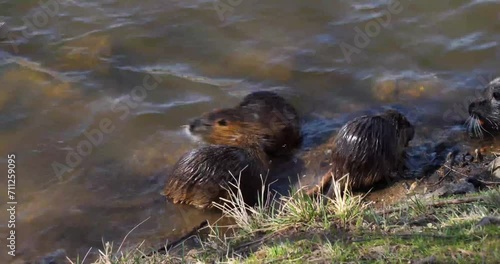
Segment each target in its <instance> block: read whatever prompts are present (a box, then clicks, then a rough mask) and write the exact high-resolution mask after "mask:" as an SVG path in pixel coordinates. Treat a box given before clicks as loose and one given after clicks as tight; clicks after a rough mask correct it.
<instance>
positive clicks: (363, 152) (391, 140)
mask: <svg viewBox="0 0 500 264" xmlns="http://www.w3.org/2000/svg"><path fill="white" fill-rule="evenodd" d="M414 134H415V130H414V128H413V126H412V125H411V123H410V122H409V121H408V120H407V119H406V117H405V116H404V115H402V114H401V113H399V112H398V111H395V110H387V111H385V112H384V113H382V114H380V115H375V116H361V117H358V118H356V119H354V120H352V121H350V122H348V123H347V124H345V125H344V126H343V127H342V128H341V129H340V131H339V133H338V134H337V136H336V137H335V139H334V140H333V143H332V145H333V148H332V152H331V159H330V160H331V163H330V169H329V171H328V172H327V173H326V174H325V175H324V176H323V177H322V179H321V181H320V184H319V185H318V187H317V188H314V189H312V190H310V191H308V194H310V195H311V194H315V193H317V192H318V191H322V192H323V193H325V192H326V193H327V195H328V196H331V195H332V193H331V192H332V190H331V188H330V185H331V182H332V177H333V178H334V179H336V180H339V179H341V178H342V177H344V176H345V175H346V174H348V175H349V182H348V187H349V188H350V189H351V190H367V189H369V188H371V187H373V186H374V184H376V183H378V182H381V181H382V180H384V179H389V178H390V177H392V176H393V173H395V172H400V171H401V170H402V169H403V168H404V167H405V158H406V154H405V148H406V147H407V146H408V143H409V142H410V140H412V139H413V136H414Z"/></svg>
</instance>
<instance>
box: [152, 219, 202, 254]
mask: <svg viewBox="0 0 500 264" xmlns="http://www.w3.org/2000/svg"><path fill="white" fill-rule="evenodd" d="M207 225H208V221H207V220H205V221H203V222H201V224H200V225H198V226H197V227H195V228H193V230H191V232H189V233H187V234H186V235H184V236H182V237H181V238H179V239H177V240H175V241H173V242H171V243H168V244H167V245H166V246H163V247H161V248H159V249H157V250H154V251H152V252H151V253H149V254H147V255H146V257H151V256H152V255H154V254H155V253H156V254H166V253H167V252H168V251H169V250H170V249H172V248H174V247H175V246H177V245H179V244H180V243H182V242H184V241H185V240H187V239H189V238H190V237H192V236H193V235H194V234H195V233H196V232H198V230H200V229H202V228H204V227H206V226H207Z"/></svg>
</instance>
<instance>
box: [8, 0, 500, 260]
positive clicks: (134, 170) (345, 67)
mask: <svg viewBox="0 0 500 264" xmlns="http://www.w3.org/2000/svg"><path fill="white" fill-rule="evenodd" d="M48 2H49V3H51V4H41V3H40V2H39V1H31V0H23V1H21V0H0V21H4V22H6V25H4V26H3V27H2V28H0V37H2V38H3V40H2V41H1V42H0V84H1V85H0V110H1V115H0V154H1V156H0V161H1V163H2V164H4V165H5V164H6V163H5V162H6V157H7V154H8V153H12V152H14V153H16V154H17V161H18V169H17V170H18V171H17V182H16V185H17V186H16V191H17V192H16V193H17V201H18V209H17V223H16V232H17V248H16V250H17V253H18V255H19V256H18V258H19V259H20V260H33V259H36V258H38V257H41V256H44V255H47V254H50V253H53V252H55V251H56V250H58V249H63V250H64V254H67V255H68V256H70V257H71V258H75V257H76V256H77V255H78V254H80V255H81V256H82V255H84V254H85V252H87V250H88V248H89V247H93V248H100V247H102V240H105V241H114V242H115V243H120V242H121V240H122V239H123V237H124V236H125V235H126V234H127V232H128V231H130V230H131V229H132V228H133V227H134V226H136V225H137V224H138V223H139V222H141V221H143V220H145V219H148V220H147V221H146V222H145V223H144V224H142V225H140V226H139V227H138V228H137V229H136V230H134V232H133V233H132V234H131V235H130V236H129V237H128V239H127V241H128V242H130V243H132V244H133V243H137V242H139V241H142V240H144V239H147V241H148V243H150V244H151V245H156V244H162V243H164V242H165V240H167V239H174V238H176V237H179V236H180V235H182V234H183V233H185V232H186V231H188V230H190V229H191V228H193V227H194V226H196V225H198V224H199V221H200V220H201V219H204V218H207V217H208V218H210V219H217V217H218V214H217V212H211V211H199V210H194V209H192V208H190V207H182V206H181V207H179V206H175V207H174V206H172V205H170V204H168V203H166V202H165V201H164V200H163V198H162V197H161V196H160V195H159V193H160V192H161V188H162V186H163V183H164V181H165V178H166V175H165V174H164V173H159V172H160V171H161V170H162V169H167V170H168V168H169V166H171V165H173V163H174V162H175V161H176V160H177V159H178V158H179V156H180V155H181V154H182V153H183V152H184V151H186V150H188V149H190V148H193V147H194V146H195V145H194V143H193V142H191V141H190V140H189V138H188V137H187V136H186V135H185V134H184V132H183V129H182V127H181V126H182V125H184V124H186V122H187V120H188V119H190V118H193V117H195V116H198V115H200V114H201V113H203V112H205V111H208V110H211V109H213V108H216V107H223V106H232V105H234V104H236V103H237V102H238V101H239V100H240V99H241V98H242V96H244V95H245V94H247V93H248V92H250V91H255V90H274V91H277V92H278V93H280V94H282V95H283V96H284V97H286V98H287V99H288V100H289V101H290V102H292V103H293V104H294V105H295V106H296V107H297V108H298V109H299V111H300V112H301V113H302V114H303V116H304V119H305V124H304V132H305V135H306V139H305V142H306V143H305V145H306V147H310V146H313V145H314V144H315V143H316V142H317V141H320V140H322V139H324V137H325V135H328V134H330V133H332V131H335V130H336V129H338V128H339V127H340V126H341V125H342V124H343V123H345V121H346V120H348V119H349V118H352V117H353V116H356V115H359V114H360V113H363V112H366V111H379V110H380V109H381V108H383V107H397V108H399V109H401V110H402V111H403V112H405V114H407V115H408V116H409V117H410V119H411V120H412V122H414V123H416V124H417V125H418V127H419V129H418V130H417V133H418V135H419V137H420V138H421V139H420V140H421V141H425V140H426V139H427V138H430V137H432V135H435V133H436V131H439V130H440V129H448V128H457V126H456V122H454V121H459V120H460V119H461V118H465V113H466V112H465V111H466V108H465V107H466V105H467V103H468V101H467V100H470V98H473V97H474V96H476V94H477V91H478V88H480V87H482V86H484V84H485V83H487V82H488V81H489V80H491V79H492V78H493V77H495V76H498V75H499V74H500V71H499V69H500V67H499V66H500V48H499V47H498V45H499V42H500V2H499V1H496V0H490V1H488V0H460V1H458V0H457V1H431V0H422V1H409V0H401V1H399V2H391V1H385V0H378V1H368V0H355V1H340V0H339V1H316V2H315V3H312V2H308V1H294V0H286V1H285V0H276V1H255V0H242V1H240V3H239V4H238V5H236V6H230V5H229V4H228V2H227V1H222V0H221V1H212V0H210V1H208V0H197V1H195V0H182V1H180V0H179V1H177V0H170V1H158V0H143V1H140V2H138V1H130V0H121V1H117V0H105V1H101V0H99V1H97V0H93V1H88V0H87V1H80V0H72V1H70V0H57V1H56V0H52V1H48ZM232 2H236V3H237V2H238V1H232ZM54 3H55V4H54ZM144 83H146V84H147V85H148V86H145V84H144ZM145 87H146V88H147V87H149V88H150V89H145ZM103 120H105V121H103ZM103 122H104V124H103ZM102 127H105V128H106V129H107V131H109V133H103V134H102V137H101V136H100V134H99V133H102V131H103V130H102ZM457 129H460V128H457ZM96 131H101V132H96ZM89 138H91V139H93V140H94V142H97V143H95V144H90V145H89V144H87V143H81V142H84V141H85V142H91V141H90V140H91V139H89ZM78 150H80V151H82V153H84V154H85V155H73V156H71V154H70V153H74V151H78ZM87 153H88V154H87ZM68 155H69V156H71V157H70V158H68V157H69V156H68ZM59 165H60V166H59ZM54 166H55V167H57V168H58V170H62V171H59V173H58V172H57V171H54ZM61 166H63V167H61ZM64 166H66V167H64ZM70 168H71V170H69V169H70ZM0 187H1V189H2V190H5V191H0V196H1V197H2V198H3V199H2V200H6V199H7V191H6V189H7V183H6V180H4V181H2V182H0ZM0 216H1V217H0V218H1V219H3V220H2V222H1V223H0V227H1V228H2V229H1V230H2V231H1V234H2V237H3V238H5V237H6V236H7V232H8V229H7V222H6V219H8V215H7V212H6V211H5V210H2V211H1V212H0ZM3 248H4V250H2V259H6V260H8V261H10V260H11V258H10V257H9V256H8V255H6V250H5V247H3ZM3 263H4V262H3Z"/></svg>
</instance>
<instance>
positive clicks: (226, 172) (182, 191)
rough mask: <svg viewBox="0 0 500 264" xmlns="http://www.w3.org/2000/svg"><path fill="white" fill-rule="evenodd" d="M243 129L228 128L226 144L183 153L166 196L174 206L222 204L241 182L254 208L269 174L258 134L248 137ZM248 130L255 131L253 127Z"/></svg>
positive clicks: (243, 193) (251, 134)
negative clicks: (177, 204)
mask: <svg viewBox="0 0 500 264" xmlns="http://www.w3.org/2000/svg"><path fill="white" fill-rule="evenodd" d="M240 127H241V126H240V125H238V124H234V125H228V126H227V128H228V131H229V133H228V134H227V136H226V143H227V144H226V145H208V146H203V147H200V148H198V149H195V150H191V151H189V152H188V153H186V154H184V155H183V156H182V157H181V158H180V159H179V161H177V163H176V164H175V165H174V168H173V170H172V173H171V175H170V177H169V179H168V183H167V185H166V187H165V192H164V194H165V195H166V196H167V197H169V198H170V199H171V200H172V202H173V203H184V204H190V205H193V206H195V207H198V208H208V207H212V204H213V202H220V198H228V192H227V190H228V189H230V190H232V191H237V189H236V185H238V180H239V186H238V187H239V190H240V191H241V194H242V196H243V199H244V201H245V203H247V204H248V205H254V204H255V203H256V202H257V197H258V191H259V190H260V189H261V187H262V184H263V182H262V181H263V178H261V176H263V177H264V176H265V175H266V172H267V168H268V158H267V155H266V154H265V152H264V151H263V149H262V147H261V142H263V140H261V139H260V138H258V137H259V135H257V134H255V133H250V134H247V135H245V134H243V133H242V132H240V131H239V129H240ZM245 129H247V130H248V131H251V130H252V128H251V127H250V126H248V127H245ZM257 129H259V130H260V128H257ZM233 132H236V133H233ZM231 174H232V175H231ZM233 176H234V177H233Z"/></svg>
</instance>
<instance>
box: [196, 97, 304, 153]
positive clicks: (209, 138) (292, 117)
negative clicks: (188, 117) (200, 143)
mask: <svg viewBox="0 0 500 264" xmlns="http://www.w3.org/2000/svg"><path fill="white" fill-rule="evenodd" d="M234 123H237V124H240V125H241V127H240V129H239V130H238V131H240V132H241V133H243V134H248V133H251V132H257V133H258V134H260V136H261V138H262V139H263V140H264V141H263V142H262V143H263V144H262V146H263V148H264V151H265V152H266V153H267V154H268V155H270V156H284V155H288V154H290V153H291V152H292V150H293V149H295V148H297V147H298V146H299V145H300V144H301V142H302V136H301V124H300V118H299V115H298V114H297V111H296V110H295V108H294V107H293V106H292V105H290V104H289V103H287V102H286V101H285V99H283V98H282V97H281V96H279V95H277V94H276V93H273V92H266V91H261V92H254V93H251V94H249V95H247V96H246V97H245V98H243V101H242V102H241V103H240V104H239V105H238V106H236V107H234V108H226V109H221V110H214V111H211V112H208V113H205V114H204V115H202V116H201V117H200V118H197V119H194V120H193V121H191V122H190V124H189V132H190V133H191V134H192V135H193V136H195V137H200V138H201V139H203V140H204V141H206V142H208V143H210V144H218V145H227V144H228V143H227V142H226V140H227V139H228V138H227V135H229V134H230V130H229V129H230V127H231V126H233V124H234ZM246 127H252V130H249V129H246ZM257 127H260V129H255V128H257ZM264 131H265V132H264ZM233 133H237V132H236V131H233Z"/></svg>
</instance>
